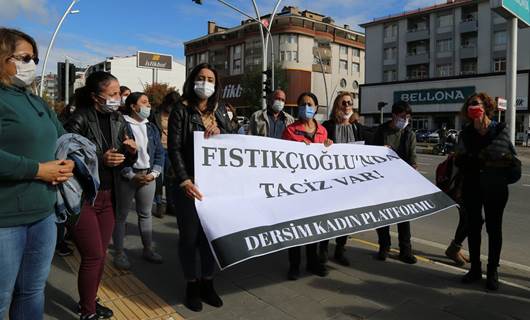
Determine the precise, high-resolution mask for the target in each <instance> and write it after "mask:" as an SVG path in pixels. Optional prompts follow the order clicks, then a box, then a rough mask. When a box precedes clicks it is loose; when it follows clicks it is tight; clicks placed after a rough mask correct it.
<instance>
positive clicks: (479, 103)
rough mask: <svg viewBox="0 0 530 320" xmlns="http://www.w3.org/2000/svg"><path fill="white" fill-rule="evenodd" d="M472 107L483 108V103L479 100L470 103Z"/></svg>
mask: <svg viewBox="0 0 530 320" xmlns="http://www.w3.org/2000/svg"><path fill="white" fill-rule="evenodd" d="M469 105H470V106H473V107H476V106H481V105H482V102H481V101H478V100H473V101H471V102H470V103H469Z"/></svg>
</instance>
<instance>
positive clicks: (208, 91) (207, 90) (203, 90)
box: [193, 81, 215, 99]
mask: <svg viewBox="0 0 530 320" xmlns="http://www.w3.org/2000/svg"><path fill="white" fill-rule="evenodd" d="M193 90H195V93H196V94H197V96H198V97H199V98H201V99H208V98H209V97H211V96H212V94H213V93H214V92H215V84H213V83H211V82H208V81H195V86H194V87H193Z"/></svg>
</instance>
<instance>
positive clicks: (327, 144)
mask: <svg viewBox="0 0 530 320" xmlns="http://www.w3.org/2000/svg"><path fill="white" fill-rule="evenodd" d="M332 144H333V140H331V139H326V141H324V147H326V148H327V147H330V146H331V145H332Z"/></svg>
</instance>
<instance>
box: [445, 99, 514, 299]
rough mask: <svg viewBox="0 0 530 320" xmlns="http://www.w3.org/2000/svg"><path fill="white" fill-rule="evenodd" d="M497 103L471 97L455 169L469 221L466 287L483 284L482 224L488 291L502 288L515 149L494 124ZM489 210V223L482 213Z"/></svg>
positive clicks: (503, 128) (464, 112) (465, 110)
mask: <svg viewBox="0 0 530 320" xmlns="http://www.w3.org/2000/svg"><path fill="white" fill-rule="evenodd" d="M496 108H497V107H496V105H495V101H494V100H493V99H492V98H491V97H490V96H488V95H487V94H485V93H476V94H473V95H471V96H470V97H468V98H467V100H466V102H465V103H464V106H463V107H462V116H463V117H464V118H465V119H466V120H468V124H467V125H466V126H465V127H464V129H463V130H462V132H461V133H460V136H459V141H458V146H457V150H456V154H455V164H456V166H457V167H459V169H460V172H461V173H462V175H463V186H462V199H463V205H464V209H465V212H466V214H467V216H468V232H469V235H468V243H469V257H470V260H471V269H470V270H469V272H468V273H467V274H466V275H465V276H464V277H463V278H462V282H464V283H472V282H476V281H479V280H481V279H482V266H481V262H480V242H481V232H482V224H483V222H484V220H485V221H486V230H487V232H488V270H487V281H486V288H487V289H489V290H497V289H498V288H499V276H498V273H497V268H498V266H499V261H500V256H501V248H502V217H503V214H504V208H505V206H506V203H507V202H508V183H509V175H510V168H511V167H512V165H513V163H514V159H515V149H514V146H513V144H512V143H511V141H510V138H509V133H508V129H507V127H506V125H505V124H504V123H498V122H496V121H494V120H492V118H493V115H494V112H495V111H496ZM483 208H484V219H483V217H482V209H483Z"/></svg>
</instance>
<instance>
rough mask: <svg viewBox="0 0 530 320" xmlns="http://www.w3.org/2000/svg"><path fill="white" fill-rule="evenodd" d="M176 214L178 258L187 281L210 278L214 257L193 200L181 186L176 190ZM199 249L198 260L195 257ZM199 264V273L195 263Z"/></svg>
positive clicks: (212, 271) (213, 269) (213, 266)
mask: <svg viewBox="0 0 530 320" xmlns="http://www.w3.org/2000/svg"><path fill="white" fill-rule="evenodd" d="M175 200H176V201H175V204H176V215H177V223H178V228H179V259H180V264H181V266H182V271H183V272H184V277H185V278H186V280H188V281H193V280H196V279H200V278H211V277H212V276H213V274H214V271H215V259H214V257H213V254H212V252H211V251H210V246H209V245H208V240H207V239H206V235H205V234H204V231H203V229H202V226H201V222H200V220H199V216H198V215H197V210H196V208H195V201H194V200H191V199H190V198H188V197H187V196H186V195H185V194H184V192H183V191H182V189H181V188H179V189H178V191H177V192H176V199H175ZM197 250H198V251H199V256H200V261H199V259H198V258H197ZM198 263H200V264H201V273H200V274H198V272H197V264H198Z"/></svg>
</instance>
